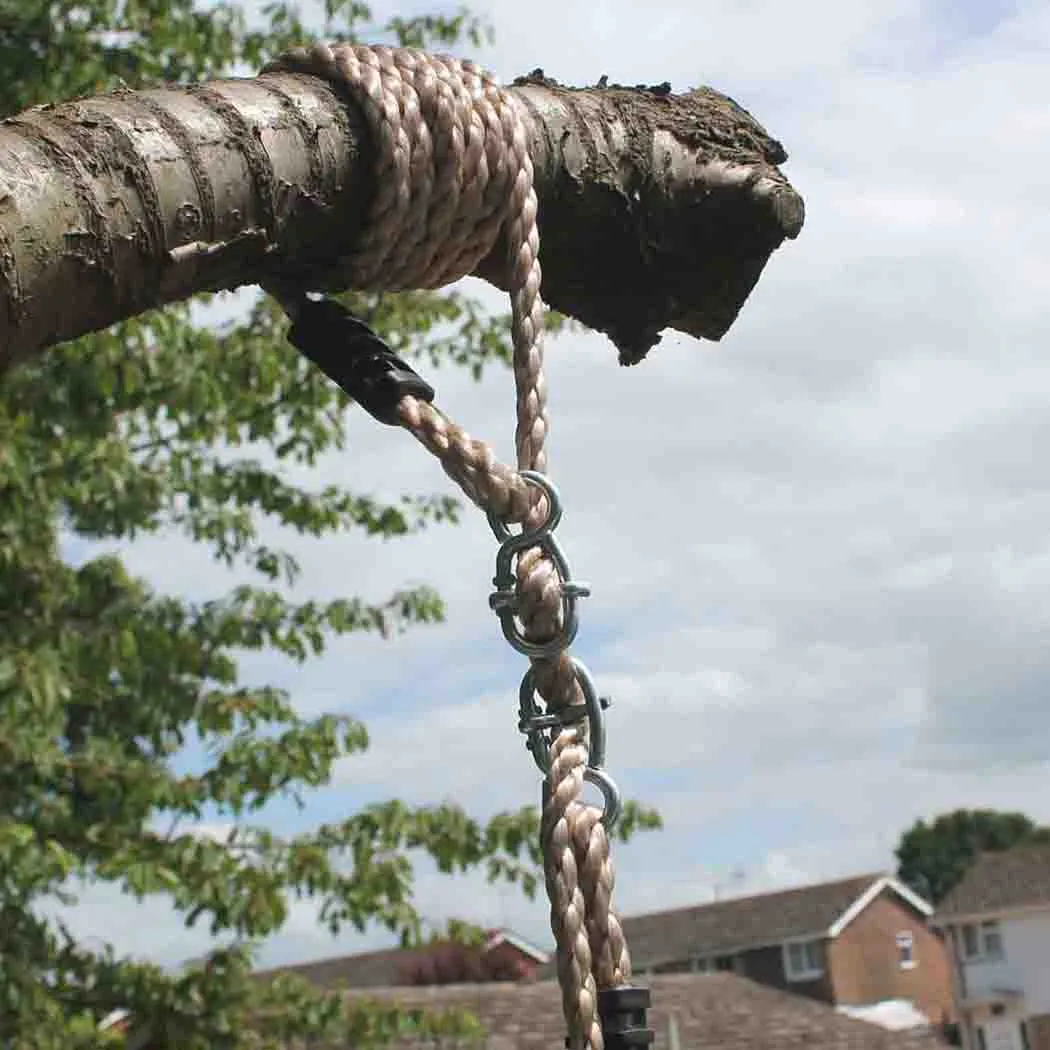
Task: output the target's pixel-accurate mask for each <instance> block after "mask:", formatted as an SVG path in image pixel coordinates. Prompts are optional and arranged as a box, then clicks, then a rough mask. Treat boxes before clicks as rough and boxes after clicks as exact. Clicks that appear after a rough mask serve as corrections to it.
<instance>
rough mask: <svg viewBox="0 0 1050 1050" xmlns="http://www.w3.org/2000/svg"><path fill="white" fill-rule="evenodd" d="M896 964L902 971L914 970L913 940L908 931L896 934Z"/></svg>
mask: <svg viewBox="0 0 1050 1050" xmlns="http://www.w3.org/2000/svg"><path fill="white" fill-rule="evenodd" d="M897 962H898V964H899V965H900V968H901V969H902V970H914V969H915V938H914V937H912V934H911V931H910V930H902V931H901V932H900V933H898V934H897Z"/></svg>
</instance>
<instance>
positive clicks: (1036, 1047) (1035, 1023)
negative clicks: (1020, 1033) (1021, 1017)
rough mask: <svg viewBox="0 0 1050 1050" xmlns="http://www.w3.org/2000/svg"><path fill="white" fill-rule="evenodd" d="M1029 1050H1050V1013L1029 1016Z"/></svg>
mask: <svg viewBox="0 0 1050 1050" xmlns="http://www.w3.org/2000/svg"><path fill="white" fill-rule="evenodd" d="M1028 1048H1029V1050H1050V1014H1039V1015H1037V1016H1035V1017H1029V1018H1028Z"/></svg>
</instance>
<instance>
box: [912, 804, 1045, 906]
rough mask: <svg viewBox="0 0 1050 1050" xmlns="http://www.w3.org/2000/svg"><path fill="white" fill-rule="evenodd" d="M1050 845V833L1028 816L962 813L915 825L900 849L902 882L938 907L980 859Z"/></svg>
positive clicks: (975, 811) (985, 811) (984, 811)
mask: <svg viewBox="0 0 1050 1050" xmlns="http://www.w3.org/2000/svg"><path fill="white" fill-rule="evenodd" d="M1035 842H1050V828H1042V827H1039V826H1038V825H1037V824H1036V823H1035V822H1034V821H1032V820H1031V819H1030V818H1029V817H1026V816H1025V815H1024V814H1023V813H1009V812H1001V811H998V810H993V809H957V810H954V811H952V812H951V813H945V814H942V815H941V816H939V817H936V818H935V819H934V820H933V821H932V822H931V823H929V824H927V823H926V821H924V820H918V821H916V822H915V823H914V824H913V825H912V826H911V827H910V828H908V830H907V831H905V832H904V834H903V835H902V836H901V841H900V844H899V845H898V847H897V851H896V856H897V862H898V869H897V874H898V876H899V877H900V879H901V880H902V881H903V882H905V883H907V884H908V885H909V886H911V887H912V888H913V889H914V890H915V891H916V892H917V893H920V894H922V895H923V896H924V897H926V899H927V900H929V901H930V902H931V903H933V904H939V903H940V902H941V901H942V900H943V899H944V898H945V897H946V896H947V894H948V893H950V892H951V890H953V889H954V888H955V887H956V886H957V885H958V884H959V882H960V881H961V879H962V877H963V876H964V875H965V874H966V872H967V870H968V869H969V867H970V865H971V864H972V863H973V861H974V860H975V858H976V857H977V854H978V853H985V852H995V851H998V850H1006V849H1011V848H1012V847H1014V846H1021V845H1025V844H1027V843H1035Z"/></svg>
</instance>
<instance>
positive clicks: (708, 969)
mask: <svg viewBox="0 0 1050 1050" xmlns="http://www.w3.org/2000/svg"><path fill="white" fill-rule="evenodd" d="M692 962H693V972H694V973H732V972H733V971H734V970H735V969H736V968H737V961H736V959H735V958H734V956H732V955H708V956H698V955H694V956H693V960H692Z"/></svg>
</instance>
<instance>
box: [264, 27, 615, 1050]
mask: <svg viewBox="0 0 1050 1050" xmlns="http://www.w3.org/2000/svg"><path fill="white" fill-rule="evenodd" d="M263 73H264V74H265V73H299V74H309V75H314V76H319V77H323V78H325V79H327V80H329V81H330V82H332V83H334V84H335V85H337V86H338V87H339V88H341V89H343V90H344V91H345V92H346V93H347V94H348V95H350V97H352V98H353V99H354V100H355V101H356V102H357V103H358V104H359V105H360V106H361V108H362V110H363V112H364V115H365V118H366V120H367V123H368V125H369V128H370V130H371V134H372V137H373V143H372V145H373V148H374V152H375V155H376V158H377V167H376V172H375V186H376V192H375V199H374V201H373V203H372V208H371V213H370V216H369V218H368V221H367V223H366V226H365V232H364V235H363V236H362V238H361V240H360V242H359V243H358V245H357V246H356V248H355V250H354V252H353V253H352V254H351V255H350V256H349V257H347V258H346V259H344V260H342V261H341V263H340V266H341V270H342V276H343V277H344V278H345V286H346V287H348V288H355V289H359V290H374V291H397V290H402V289H408V288H437V287H440V286H442V285H445V284H448V283H450V282H452V281H455V280H457V279H458V278H460V277H464V276H466V275H468V274H470V273H471V272H472V271H473V270H474V269H475V268H476V267H477V266H478V264H479V263H480V262H481V261H482V259H484V258H485V257H486V256H488V255H489V254H490V253H491V252H492V251H493V249H494V248H495V247H496V245H497V244H498V243H500V239H501V238H502V243H504V244H505V247H506V266H507V278H508V287H509V290H510V298H511V324H512V341H513V365H514V380H515V386H516V391H517V430H516V434H515V446H516V451H517V468H518V469H517V470H512V469H511V468H510V467H507V466H505V465H504V464H501V463H499V462H498V461H497V460H496V458H495V455H494V453H493V452H492V450H491V448H489V446H488V445H486V444H484V443H483V442H481V441H478V440H476V439H474V438H472V437H471V436H470V435H469V434H468V433H467V432H466V431H465V430H463V429H462V428H461V427H458V426H456V425H455V424H454V423H452V422H451V421H450V420H448V419H447V418H446V417H445V416H444V415H442V414H441V412H439V411H438V410H437V409H436V408H435V407H434V406H433V405H432V404H431V403H430V401H431V399H432V397H433V392H432V391H430V390H429V387H427V386H426V384H425V383H424V382H422V380H419V378H418V377H417V376H415V374H414V373H412V372H411V370H410V369H408V368H407V366H404V365H403V363H401V362H397V361H396V359H395V358H393V357H392V355H390V354H389V352H387V356H386V358H383V350H382V344H379V347H373V357H372V360H374V361H380V362H381V363H383V364H384V367H386V369H387V372H386V373H384V372H383V369H382V368H380V369H379V370H378V371H377V372H376V373H375V377H374V378H375V383H376V384H377V387H376V389H378V387H381V386H382V382H383V380H384V378H388V377H389V372H390V368H391V367H394V368H396V369H399V370H400V371H399V373H398V374H399V376H400V379H399V380H398V382H399V384H400V385H397V384H395V386H394V387H387V388H385V389H387V391H388V393H389V391H390V390H394V392H395V396H396V401H394V402H393V403H392V404H390V405H388V406H386V408H379V407H378V401H377V403H376V404H375V405H373V406H372V408H370V410H372V411H373V414H376V415H377V417H378V418H381V419H383V421H384V422H389V423H396V424H398V425H400V426H402V427H404V428H405V429H406V430H408V431H409V432H410V433H412V434H413V435H414V436H415V437H416V438H417V439H418V440H419V441H420V443H421V444H422V445H423V446H424V447H425V448H427V449H428V450H429V451H430V452H431V453H433V455H435V456H436V457H437V458H438V460H440V462H441V465H442V467H443V468H444V470H445V471H446V473H447V474H448V475H449V476H450V477H451V478H452V479H453V480H454V481H455V482H456V483H457V484H458V485H459V486H460V487H461V488H462V489H463V491H464V492H465V493H466V494H467V496H468V497H469V498H470V499H471V500H472V501H473V502H474V503H476V504H477V505H478V506H479V507H481V508H482V509H483V510H485V511H486V512H487V513H488V514H489V518H490V522H492V523H493V528H494V530H496V531H497V535H500V536H502V537H504V538H506V539H507V540H508V542H507V543H505V545H504V549H505V550H506V551H508V555H507V556H508V557H510V554H511V553H513V554H516V564H515V565H514V568H513V592H512V593H511V594H508V593H507V592H505V591H498V592H497V594H496V595H494V596H493V600H492V604H493V608H495V609H496V610H497V612H499V613H500V614H501V619H502V620H503V621H504V630H505V633H508V632H510V633H508V637H511V634H512V633H513V631H514V628H513V627H511V626H508V625H509V623H510V619H509V618H510V617H511V616H513V615H516V616H517V618H518V620H519V621H520V623H521V625H522V631H523V638H522V641H523V643H524V648H522V646H519V648H522V651H523V652H529V653H531V654H532V655H531V657H530V659H531V666H530V671H529V673H528V674H527V676H526V680H525V682H523V688H522V703H523V709H524V707H525V706H526V705H527V704H528V703H529V702H531V697H527V696H526V694H527V693H531V691H532V690H533V689H535V691H536V692H538V693H539V695H540V696H541V697H542V698H543V700H544V701H545V703H546V706H547V712H548V714H547V715H545V716H542V717H543V718H547V719H548V723H547V724H549V725H551V726H554V727H560V728H556V729H555V732H556V735H555V737H554V739H553V742H552V743H551V744H550V747H549V755H546V756H544V763H545V765H544V768H549V772H548V774H547V780H546V784H545V790H544V807H543V814H542V822H541V823H542V830H541V836H542V844H543V852H544V858H545V861H544V868H545V876H546V880H545V881H546V887H547V893H548V896H549V898H550V904H551V927H552V930H553V933H554V935H555V939H556V942H557V965H558V979H559V982H560V985H561V989H562V1002H563V1009H564V1014H565V1020H566V1024H567V1027H568V1032H569V1039H568V1044H567V1045H569V1046H570V1047H571V1048H572V1050H583V1048H589V1050H603V1038H602V1028H601V1024H600V1019H599V1015H598V992H599V991H600V990H604V989H611V988H617V987H619V986H622V985H624V984H626V982H627V980H628V979H629V977H630V957H629V955H628V951H627V944H626V942H625V939H624V935H623V931H622V929H621V928H620V924H619V921H618V920H617V918H616V916H615V914H614V913H613V911H612V907H611V897H612V892H613V885H614V875H613V867H612V862H611V860H610V858H609V840H608V836H607V833H606V828H605V826H604V824H603V814H602V813H600V812H599V811H598V810H596V809H594V808H592V807H589V806H586V805H584V804H583V803H582V802H581V796H582V791H583V784H584V780H585V777H586V778H587V779H595V778H596V777H598V779H597V780H596V782H597V783H599V786H602V787H603V793H605V788H604V783H605V782H603V781H601V779H600V777H599V774H600V773H601V771H600V769H596V768H595V767H596V766H600V755H599V761H597V762H595V761H593V758H594V756H593V755H592V754H591V751H592V749H593V748H594V747H595V746H596V745H595V741H594V740H592V739H591V737H592V735H593V732H594V729H593V725H594V716H593V712H594V710H595V704H596V698H595V697H594V696H593V687H592V686H591V685H590V683H589V678H587V677H585V676H586V671H585V669H583V668H582V665H581V664H579V662H578V661H575V660H574V659H573V658H572V657H571V656H570V654H569V652H568V648H567V647H568V644H569V643H570V642H571V640H572V639H571V635H573V634H574V633H575V623H574V615H575V614H574V611H573V610H574V605H573V604H572V601H573V599H574V597H575V596H579V595H582V594H584V593H586V592H585V590H583V589H582V588H581V587H579V586H577V589H576V591H575V592H572V591H571V585H570V581H569V580H568V578H567V577H568V573H567V563H565V562H564V558H563V557H561V555H560V551H558V550H557V548H556V545H552V541H551V539H550V536H549V530H550V529H551V528H553V524H556V520H553V519H555V518H556V516H557V515H560V507H558V506H557V497H556V493H555V492H554V490H553V488H552V487H551V486H550V485H549V483H546V482H545V480H544V479H543V474H544V472H545V469H546V465H547V454H546V448H545V445H546V439H547V432H548V429H549V419H548V414H547V386H546V379H545V377H544V372H543V343H542V335H543V307H542V303H541V302H540V276H541V275H540V264H539V231H538V227H537V200H536V192H535V189H534V187H533V167H532V158H531V156H530V153H529V141H530V137H531V127H530V121H529V116H528V113H527V111H526V110H525V109H524V107H523V106H521V105H520V104H519V103H518V102H517V101H516V100H515V99H514V97H513V96H512V95H510V94H509V93H507V92H505V91H504V90H503V89H502V88H501V87H500V86H499V85H498V84H497V83H496V82H495V80H494V79H492V78H491V77H490V76H489V75H488V74H486V73H484V72H483V71H482V70H480V69H479V68H478V67H477V66H475V65H474V64H473V63H471V62H465V61H459V60H457V59H453V58H447V57H442V56H434V55H430V54H427V53H424V52H421V51H417V50H413V49H393V48H386V47H362V46H351V45H337V46H331V47H328V46H324V45H319V46H316V47H313V48H311V49H309V50H306V49H298V50H295V51H291V52H288V53H287V54H285V55H282V56H281V57H279V58H278V59H276V60H275V61H273V62H271V63H270V64H269V65H268V66H267V67H266V68H265V69H264V70H263ZM283 298H284V301H285V302H286V304H287V305H288V309H289V312H290V313H291V315H292V317H293V322H296V323H300V322H302V323H305V322H306V319H307V315H306V312H305V311H304V310H303V309H302V308H303V301H302V299H299V300H298V301H295V300H294V299H292V300H291V301H290V300H289V299H288V297H283ZM333 305H334V304H333ZM366 332H367V329H365V330H364V332H362V333H358V338H359V339H362V340H365V341H367V339H368V336H369V335H371V333H368V334H367V335H366V334H364V333H366ZM290 338H292V340H293V342H296V345H299V346H301V347H305V346H307V345H314V344H313V343H312V341H311V340H310V339H307V338H305V337H304V338H302V339H300V340H299V341H297V340H296V334H295V324H293V333H292V335H291V336H290ZM366 356H367V355H366ZM364 359H365V358H364V357H363V358H362V360H364ZM391 362H394V365H391ZM371 381H372V379H371V378H370V379H369V382H371ZM369 389H372V388H371V387H370V388H369ZM355 396H358V395H357V394H355ZM359 400H360V397H359ZM380 400H381V399H380ZM391 400H393V399H391ZM366 407H368V406H367V405H366ZM522 472H524V473H522ZM530 472H535V473H530ZM552 521H553V524H552ZM544 523H546V528H547V530H548V531H547V532H544V527H545V526H544ZM509 524H520V525H521V526H522V530H523V531H522V536H524V537H525V538H524V540H520V542H517V543H515V542H514V541H515V539H519V537H511V536H510V533H509V530H508V529H507V528H506V526H507V525H509ZM534 537H535V538H536V541H535V542H534ZM541 539H542V542H541V541H540V540H541ZM497 582H498V581H497ZM567 610H568V612H569V613H571V615H572V619H573V624H572V626H571V629H570V626H569V624H568V623H567V622H566V619H567ZM581 677H585V681H584V685H585V686H586V687H587V688H583V687H581ZM552 716H553V721H550V719H551V718H552ZM532 739H533V738H532V737H530V741H531V740H532ZM530 747H532V743H531V742H530ZM598 750H599V752H602V751H603V750H604V739H603V740H602V741H601V744H600V746H599V747H598ZM534 754H536V752H535V751H534ZM538 761H539V759H538ZM612 797H613V796H611V795H609V794H606V799H607V806H606V810H607V813H606V815H605V817H606V823H610V822H611V820H612V819H615V815H614V814H613V813H611V812H609V809H610V805H611V802H610V799H611V798H612Z"/></svg>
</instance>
